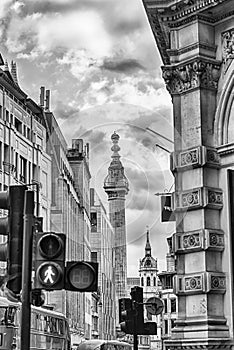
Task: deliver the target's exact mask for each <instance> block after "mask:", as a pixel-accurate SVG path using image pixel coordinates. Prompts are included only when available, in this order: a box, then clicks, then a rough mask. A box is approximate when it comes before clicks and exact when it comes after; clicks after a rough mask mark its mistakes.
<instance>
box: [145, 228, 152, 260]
mask: <svg viewBox="0 0 234 350" xmlns="http://www.w3.org/2000/svg"><path fill="white" fill-rule="evenodd" d="M145 256H151V245H150V242H149V228H148V227H147V231H146V245H145Z"/></svg>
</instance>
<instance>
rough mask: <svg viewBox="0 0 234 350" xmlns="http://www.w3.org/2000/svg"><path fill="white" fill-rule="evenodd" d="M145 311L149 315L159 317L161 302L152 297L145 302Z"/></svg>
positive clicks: (161, 307)
mask: <svg viewBox="0 0 234 350" xmlns="http://www.w3.org/2000/svg"><path fill="white" fill-rule="evenodd" d="M146 310H147V311H148V313H149V314H151V315H159V314H161V313H162V311H163V302H162V300H161V299H159V298H157V297H152V298H149V299H147V301H146Z"/></svg>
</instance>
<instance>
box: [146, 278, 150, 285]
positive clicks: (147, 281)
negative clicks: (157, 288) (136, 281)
mask: <svg viewBox="0 0 234 350" xmlns="http://www.w3.org/2000/svg"><path fill="white" fill-rule="evenodd" d="M146 285H147V287H150V277H147V280H146Z"/></svg>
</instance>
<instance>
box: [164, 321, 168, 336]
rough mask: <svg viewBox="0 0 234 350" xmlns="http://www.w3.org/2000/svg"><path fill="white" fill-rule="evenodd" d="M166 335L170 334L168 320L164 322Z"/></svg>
mask: <svg viewBox="0 0 234 350" xmlns="http://www.w3.org/2000/svg"><path fill="white" fill-rule="evenodd" d="M164 334H168V320H165V321H164Z"/></svg>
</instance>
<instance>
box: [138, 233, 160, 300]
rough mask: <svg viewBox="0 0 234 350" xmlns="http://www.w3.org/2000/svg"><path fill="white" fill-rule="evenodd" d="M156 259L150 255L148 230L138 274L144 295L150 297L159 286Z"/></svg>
mask: <svg viewBox="0 0 234 350" xmlns="http://www.w3.org/2000/svg"><path fill="white" fill-rule="evenodd" d="M157 273H158V263H157V259H155V258H153V257H152V255H151V245H150V240H149V230H148V229H147V232H146V245H145V256H144V258H143V259H141V260H140V266H139V276H140V286H141V287H142V288H143V291H144V297H145V298H150V297H152V296H155V294H156V293H157V290H158V288H159V286H158V283H159V278H158V275H157Z"/></svg>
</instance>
